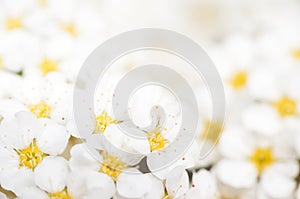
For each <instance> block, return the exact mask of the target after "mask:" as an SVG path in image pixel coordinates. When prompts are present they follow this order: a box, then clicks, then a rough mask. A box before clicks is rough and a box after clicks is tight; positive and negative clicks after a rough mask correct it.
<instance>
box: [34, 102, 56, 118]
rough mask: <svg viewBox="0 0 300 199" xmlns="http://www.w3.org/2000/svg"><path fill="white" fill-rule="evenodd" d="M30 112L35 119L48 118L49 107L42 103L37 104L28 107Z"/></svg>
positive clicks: (49, 113)
mask: <svg viewBox="0 0 300 199" xmlns="http://www.w3.org/2000/svg"><path fill="white" fill-rule="evenodd" d="M30 112H32V113H33V114H34V115H35V116H36V117H37V118H50V115H51V107H50V106H49V105H48V104H46V103H44V102H41V103H38V104H35V105H32V106H30Z"/></svg>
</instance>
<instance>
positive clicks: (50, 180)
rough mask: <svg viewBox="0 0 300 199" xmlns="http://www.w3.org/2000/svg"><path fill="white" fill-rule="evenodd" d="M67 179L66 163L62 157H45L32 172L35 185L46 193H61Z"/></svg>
mask: <svg viewBox="0 0 300 199" xmlns="http://www.w3.org/2000/svg"><path fill="white" fill-rule="evenodd" d="M67 177H68V162H67V160H65V159H64V158H62V157H51V156H50V157H46V158H44V159H43V161H42V162H41V163H40V164H39V165H38V166H37V167H36V168H35V171H34V181H35V183H36V184H37V185H38V186H39V187H40V188H41V189H43V190H45V191H47V192H48V193H56V192H59V191H62V190H63V189H64V188H65V186H66V183H67Z"/></svg>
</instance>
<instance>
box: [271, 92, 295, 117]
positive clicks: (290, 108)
mask: <svg viewBox="0 0 300 199" xmlns="http://www.w3.org/2000/svg"><path fill="white" fill-rule="evenodd" d="M273 105H274V107H275V108H276V109H277V111H278V113H279V115H280V116H281V117H286V116H293V115H296V114H297V102H296V101H295V100H293V99H291V98H289V97H283V98H281V99H280V100H279V101H277V102H275V103H273Z"/></svg>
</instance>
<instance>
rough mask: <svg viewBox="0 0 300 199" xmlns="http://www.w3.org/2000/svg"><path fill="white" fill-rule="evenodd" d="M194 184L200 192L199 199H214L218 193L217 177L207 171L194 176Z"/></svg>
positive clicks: (201, 171)
mask: <svg viewBox="0 0 300 199" xmlns="http://www.w3.org/2000/svg"><path fill="white" fill-rule="evenodd" d="M193 184H194V186H195V188H196V189H197V190H198V194H199V198H203V199H205V198H213V197H214V196H215V195H216V193H217V191H218V190H217V182H216V179H215V177H214V176H213V175H212V174H211V173H210V172H208V171H206V170H200V171H199V172H197V173H195V174H194V175H193Z"/></svg>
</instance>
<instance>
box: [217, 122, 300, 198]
mask: <svg viewBox="0 0 300 199" xmlns="http://www.w3.org/2000/svg"><path fill="white" fill-rule="evenodd" d="M219 147H220V152H221V154H222V155H223V156H224V159H223V160H221V161H220V162H218V164H217V166H216V175H217V178H218V179H219V180H220V182H221V183H223V184H225V185H227V186H229V187H232V188H234V189H237V190H240V189H246V190H247V189H248V190H249V189H253V188H254V187H255V186H256V185H257V183H259V186H260V191H261V192H262V193H264V194H267V195H268V196H275V195H276V193H280V194H281V195H282V196H283V197H291V196H292V195H293V191H294V189H295V186H296V182H295V181H294V179H295V177H296V175H297V173H298V170H299V168H298V164H297V162H296V161H295V160H294V159H293V157H294V155H293V152H292V149H291V146H287V144H286V142H284V140H283V139H282V137H276V136H275V137H274V138H263V137H259V136H255V135H254V134H250V133H248V132H247V131H245V130H244V129H243V128H238V127H231V128H229V129H227V130H225V131H224V133H223V136H222V137H221V140H220V144H219ZM274 169H275V170H276V171H278V172H277V174H276V175H272V177H274V180H275V179H276V182H278V183H279V184H280V183H282V184H281V185H282V186H279V187H277V188H276V190H275V189H273V188H271V187H273V186H274V185H273V184H272V183H270V181H269V182H268V181H265V179H268V177H267V176H269V175H270V172H271V174H272V173H273V172H272V170H273V171H274ZM258 177H260V180H259V182H257V179H258ZM287 182H288V183H287ZM275 186H277V185H275ZM272 190H273V191H272Z"/></svg>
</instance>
